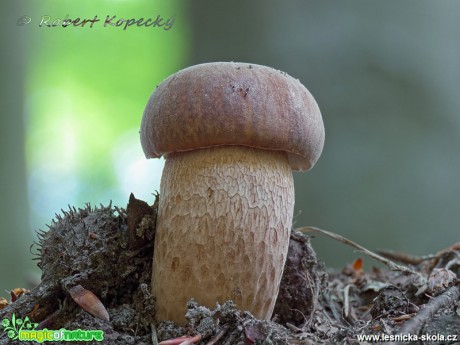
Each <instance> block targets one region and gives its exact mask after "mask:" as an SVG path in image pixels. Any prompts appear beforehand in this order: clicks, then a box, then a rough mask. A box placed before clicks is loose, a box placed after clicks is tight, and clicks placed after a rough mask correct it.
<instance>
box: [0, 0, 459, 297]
mask: <svg viewBox="0 0 460 345" xmlns="http://www.w3.org/2000/svg"><path fill="white" fill-rule="evenodd" d="M67 14H68V15H69V17H70V18H72V19H74V18H76V17H80V18H88V19H92V18H94V16H95V15H98V18H99V19H101V20H102V21H101V22H99V23H95V25H94V27H93V28H89V27H73V26H72V27H66V28H63V27H62V26H57V27H50V28H48V27H39V22H40V19H41V17H42V16H43V15H49V16H50V17H51V18H52V19H53V20H54V19H55V18H61V19H63V18H64V17H65V16H66V15H67ZM23 15H28V16H29V17H30V18H31V19H32V22H31V23H29V24H27V25H24V26H19V25H17V21H18V19H19V18H21V17H22V16H23ZM107 15H111V16H112V15H116V16H117V19H118V18H136V19H137V18H141V17H144V18H150V17H151V18H154V19H155V18H156V17H157V15H160V16H161V17H163V18H164V20H167V19H170V18H171V17H174V24H173V26H172V28H171V29H170V30H164V29H163V28H145V27H135V26H132V27H129V28H127V30H126V31H124V30H123V28H122V27H118V28H117V27H103V21H104V20H105V17H106V16H107ZM0 16H1V17H0V19H1V32H0V35H1V43H2V49H1V66H2V67H1V68H2V74H1V75H2V82H1V84H0V85H1V93H0V94H1V105H2V110H1V128H0V131H1V133H0V140H1V144H2V150H1V151H0V152H1V170H0V178H1V183H0V193H1V196H2V197H1V199H0V200H1V201H0V210H1V211H0V212H1V213H0V219H1V225H0V259H1V260H0V296H1V295H6V294H5V293H3V290H5V289H12V288H14V287H17V286H27V284H28V283H29V281H31V280H32V281H33V280H34V279H37V278H33V277H34V275H35V277H37V275H38V277H39V272H38V270H37V269H36V268H35V263H34V262H32V261H31V258H32V255H31V254H30V253H29V247H30V244H31V243H32V241H33V240H34V230H36V229H46V226H45V224H49V223H50V221H51V219H52V218H53V217H54V214H55V213H56V212H57V213H59V212H60V209H61V208H62V209H65V208H67V205H68V204H70V205H73V206H76V207H82V206H84V204H85V203H86V202H91V203H92V204H99V203H103V204H107V203H108V202H109V201H110V200H113V202H114V203H115V204H117V205H120V206H125V205H126V202H127V199H128V196H129V193H130V192H134V194H135V195H136V196H137V197H140V198H143V199H145V200H147V201H148V202H152V201H153V197H152V195H151V194H152V193H153V192H154V191H155V190H156V189H158V186H159V178H160V175H161V169H162V162H161V160H148V161H147V160H146V159H145V158H144V156H143V153H142V150H141V147H140V144H139V140H138V127H139V124H140V119H141V116H142V112H143V109H144V106H145V104H146V101H147V99H148V97H149V95H150V93H151V92H152V91H153V89H154V88H155V85H157V84H158V83H160V82H161V80H162V79H164V78H165V77H167V76H168V75H170V74H172V73H173V72H175V71H177V70H178V69H181V68H183V67H186V66H188V65H192V64H197V63H202V62H209V61H245V62H251V63H257V64H264V65H268V66H272V67H275V68H278V69H280V70H283V71H285V72H287V73H289V74H290V75H292V76H294V77H296V78H299V79H300V81H301V82H302V83H303V84H304V85H306V86H307V88H308V89H309V90H310V91H311V92H312V94H313V95H314V96H315V98H316V100H317V101H318V103H319V106H320V109H321V111H322V114H323V118H324V122H325V126H326V144H325V148H324V151H323V155H322V157H321V158H320V160H319V162H318V163H317V165H316V166H315V168H314V169H313V170H312V171H310V172H308V173H302V174H299V173H296V174H295V183H296V211H295V213H296V218H295V222H296V223H295V225H296V226H303V225H314V226H318V227H322V228H325V229H327V230H330V231H334V232H337V233H340V234H342V235H345V236H347V237H349V238H351V239H353V240H355V241H357V242H359V243H361V244H362V245H364V246H366V247H368V248H369V249H378V248H391V249H394V250H398V251H404V252H408V253H412V254H427V253H433V252H436V251H438V250H440V249H442V248H444V247H446V246H449V245H451V244H453V243H454V242H457V241H459V240H460V238H459V237H460V236H459V233H460V232H459V230H458V224H459V223H460V212H459V205H460V182H459V180H458V177H459V176H460V156H459V147H460V135H459V133H460V114H459V110H460V97H458V90H459V87H460V43H459V41H458V36H459V33H460V3H458V2H457V1H454V0H451V1H449V0H447V1H443V2H435V1H428V0H408V1H404V2H400V1H396V0H391V1H369V0H350V1H341V0H334V1H332V0H318V1H309V0H302V1H301V0H289V1H285V2H281V1H275V0H253V1H244V0H235V1H231V2H230V1H229V2H221V1H214V0H193V1H191V0H154V1H152V0H130V1H127V0H105V1H104V0H100V1H97V2H95V1H91V0H80V1H79V2H75V1H70V0H60V1H52V0H28V1H25V0H22V1H10V2H7V3H2V5H1V14H0ZM313 245H314V246H315V248H316V250H317V252H318V255H319V256H320V257H321V258H322V259H323V260H324V261H325V262H326V264H327V265H328V266H335V267H341V266H343V265H345V264H347V263H348V262H350V261H352V260H353V259H354V258H356V256H357V255H358V254H356V253H353V251H352V249H350V248H348V247H345V246H344V245H342V244H339V243H336V242H333V241H332V240H330V239H325V238H321V237H320V236H316V238H315V239H314V242H313ZM366 264H367V266H366ZM371 264H373V262H370V259H367V258H365V267H367V268H369V267H370V265H371Z"/></svg>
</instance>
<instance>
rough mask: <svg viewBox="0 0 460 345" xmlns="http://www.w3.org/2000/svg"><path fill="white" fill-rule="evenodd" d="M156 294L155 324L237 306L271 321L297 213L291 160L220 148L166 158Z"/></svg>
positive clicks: (276, 153)
mask: <svg viewBox="0 0 460 345" xmlns="http://www.w3.org/2000/svg"><path fill="white" fill-rule="evenodd" d="M160 196H161V197H160V204H159V211H158V212H159V213H158V223H157V233H156V238H155V251H154V258H153V273H152V290H153V291H152V292H153V294H154V295H155V296H156V299H157V302H156V319H157V320H172V321H175V322H176V323H179V324H183V323H184V322H185V313H186V303H187V301H188V300H189V299H191V298H194V299H195V300H197V302H198V303H200V304H202V305H205V306H207V307H214V306H215V304H216V302H220V303H223V302H225V301H226V300H229V299H232V300H233V301H234V302H235V303H236V304H237V306H238V307H239V308H241V309H244V310H249V311H250V312H252V313H253V314H254V316H256V317H257V318H260V319H269V318H270V317H271V315H272V312H273V308H274V305H275V302H276V297H277V295H278V290H279V283H280V280H281V276H282V274H283V267H284V263H285V260H286V255H287V250H288V244H289V234H290V231H291V225H292V215H293V209H294V184H293V178H292V172H291V167H290V165H289V162H288V158H287V154H286V152H283V151H267V150H261V149H255V148H250V147H243V146H218V147H210V148H205V149H199V150H194V151H187V152H175V153H170V154H168V155H167V156H166V163H165V167H164V170H163V176H162V178H161V186H160Z"/></svg>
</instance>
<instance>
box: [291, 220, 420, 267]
mask: <svg viewBox="0 0 460 345" xmlns="http://www.w3.org/2000/svg"><path fill="white" fill-rule="evenodd" d="M296 230H297V231H301V232H303V233H306V232H319V233H321V234H323V235H326V236H329V237H331V238H333V239H335V240H337V241H339V242H342V243H345V244H347V245H349V246H351V247H354V248H356V249H358V250H359V251H361V252H363V253H364V254H366V255H368V256H370V257H371V258H373V259H375V260H377V261H380V262H381V263H383V264H385V265H387V266H388V267H389V268H390V270H392V271H400V272H405V273H410V274H415V275H418V276H420V273H418V272H415V271H414V270H412V269H410V268H409V267H406V266H402V265H398V264H396V263H394V262H393V261H391V260H389V259H386V258H384V257H383V256H381V255H378V254H376V253H374V252H372V251H370V250H368V249H366V248H364V247H363V246H361V245H360V244H357V243H355V242H353V241H352V240H349V239H348V238H345V237H343V236H340V235H338V234H335V233H333V232H329V231H326V230H323V229H320V228H316V227H313V226H307V227H303V228H299V229H296Z"/></svg>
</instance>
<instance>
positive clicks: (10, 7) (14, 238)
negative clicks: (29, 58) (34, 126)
mask: <svg viewBox="0 0 460 345" xmlns="http://www.w3.org/2000/svg"><path fill="white" fill-rule="evenodd" d="M0 7H1V10H0V42H1V53H0V56H1V63H0V66H1V67H0V68H1V77H2V81H1V84H0V104H1V113H0V166H1V169H0V180H1V182H0V196H1V197H0V219H1V225H0V296H4V295H5V293H4V290H5V289H8V290H9V289H13V288H15V287H18V286H25V277H26V272H27V270H28V269H29V268H31V267H32V266H33V263H32V261H31V256H30V255H28V256H25V255H23V254H22V253H28V247H29V246H30V243H31V238H32V236H31V234H30V231H29V221H28V219H29V207H28V203H27V179H26V167H25V152H24V115H23V111H24V95H23V93H24V74H25V73H24V65H25V64H24V61H25V59H24V32H25V29H26V28H25V27H21V26H17V25H16V22H17V20H18V18H19V17H21V16H22V15H24V14H25V13H22V12H21V11H22V10H23V6H22V1H6V2H2V4H1V5H0ZM18 253H21V254H18Z"/></svg>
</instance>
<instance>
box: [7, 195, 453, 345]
mask: <svg viewBox="0 0 460 345" xmlns="http://www.w3.org/2000/svg"><path fill="white" fill-rule="evenodd" d="M157 205H158V196H157V197H156V200H155V203H154V204H153V205H151V206H150V205H148V204H147V203H145V202H144V201H141V200H137V199H136V198H135V197H134V196H133V195H131V197H130V199H129V203H128V206H127V208H126V210H125V209H122V208H118V207H112V206H111V205H108V206H102V205H101V206H100V207H90V206H89V205H88V206H86V207H85V208H83V209H78V210H77V209H75V208H73V207H69V210H68V211H63V212H62V215H56V218H55V219H54V220H53V221H52V223H51V225H50V226H49V230H48V231H46V232H44V231H39V232H38V234H39V243H38V248H37V247H36V248H37V250H38V254H37V258H36V259H37V260H38V266H39V267H40V268H41V269H42V278H41V282H40V284H39V285H38V286H36V287H35V288H34V289H32V291H30V292H27V291H25V290H21V289H14V290H12V292H11V298H9V299H10V301H6V299H4V298H3V299H1V298H0V321H2V320H3V321H4V320H6V321H4V322H2V326H0V344H24V342H21V341H19V340H18V339H14V336H15V334H17V330H18V329H19V328H20V327H29V329H36V330H38V329H45V328H46V329H50V330H60V329H61V328H65V329H67V330H83V331H84V330H101V331H103V336H104V339H103V340H102V341H96V340H97V339H96V338H93V340H92V341H87V342H84V343H86V344H136V345H143V344H146V345H147V344H156V342H157V340H158V341H162V340H165V339H171V338H176V337H180V336H183V335H189V336H195V339H196V343H199V344H209V345H212V344H229V345H230V344H236V345H246V344H305V345H308V344H364V343H370V342H372V340H371V339H367V340H364V339H361V340H359V339H358V337H359V336H362V335H366V336H372V335H373V336H382V335H386V336H390V335H391V336H395V335H404V334H405V335H408V334H411V335H413V336H414V335H419V336H422V335H432V337H431V338H429V337H428V338H425V339H424V340H417V341H416V342H415V343H417V342H418V343H420V344H422V343H423V344H454V343H456V342H460V338H458V336H459V334H460V306H459V304H460V303H459V300H460V284H459V276H460V244H456V245H453V246H451V247H449V248H446V249H445V250H443V251H440V252H439V253H437V254H434V255H429V256H426V257H422V258H417V257H416V258H414V257H409V256H408V255H402V254H398V253H389V252H388V253H381V255H382V256H385V257H386V258H388V259H391V260H393V261H394V262H395V261H398V262H400V263H402V265H404V267H405V269H404V270H402V271H401V270H398V269H397V267H396V266H392V268H393V270H390V269H383V268H374V269H372V270H371V271H370V272H365V271H363V269H362V260H361V259H357V260H356V262H354V263H353V264H350V265H349V266H347V267H345V268H344V269H343V270H342V271H341V272H336V271H329V272H326V270H325V268H324V266H323V264H322V263H321V262H319V261H318V259H317V257H316V254H315V252H314V250H313V248H312V246H311V238H310V237H309V236H307V235H305V234H303V233H301V232H298V231H293V232H292V235H291V241H290V244H289V253H288V258H287V261H286V265H285V271H284V274H283V278H282V283H281V286H280V293H279V296H278V300H277V303H276V307H275V312H274V316H273V319H272V320H271V321H261V320H257V319H255V318H254V317H253V316H252V315H251V314H250V313H249V312H246V311H241V310H238V309H237V308H236V306H235V305H234V303H233V302H232V301H228V302H226V303H223V304H216V306H215V307H214V308H211V309H210V308H205V307H203V306H200V305H199V304H198V303H196V302H195V301H193V300H191V301H189V303H188V305H187V307H188V312H187V314H186V318H187V320H188V323H187V325H186V326H183V327H179V326H176V325H175V324H173V323H171V322H163V323H160V324H157V323H155V321H154V310H155V303H154V302H155V301H154V298H153V296H151V295H150V279H151V269H152V267H151V265H152V257H153V243H154V235H155V223H156V216H157ZM395 267H396V269H395ZM399 267H402V266H399ZM75 291H78V292H79V294H78V295H76V293H75ZM12 301H14V302H12ZM77 302H78V304H77ZM101 308H102V309H101ZM105 310H106V311H107V313H108V314H106V313H105ZM107 318H110V319H109V320H107ZM18 320H20V322H19V321H18ZM13 326H14V327H13ZM23 329H24V328H23ZM8 331H9V332H8ZM15 332H16V333H15ZM81 332H82V331H81ZM9 335H10V337H9ZM435 336H436V338H435ZM448 336H449V337H450V338H447V337H448ZM455 336H457V338H455ZM88 339H90V338H88ZM386 339H387V341H394V342H397V341H399V340H400V339H405V338H396V337H394V338H386ZM381 340H384V339H381ZM411 340H414V338H411ZM46 343H48V344H68V343H69V342H67V341H47V342H46Z"/></svg>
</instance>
